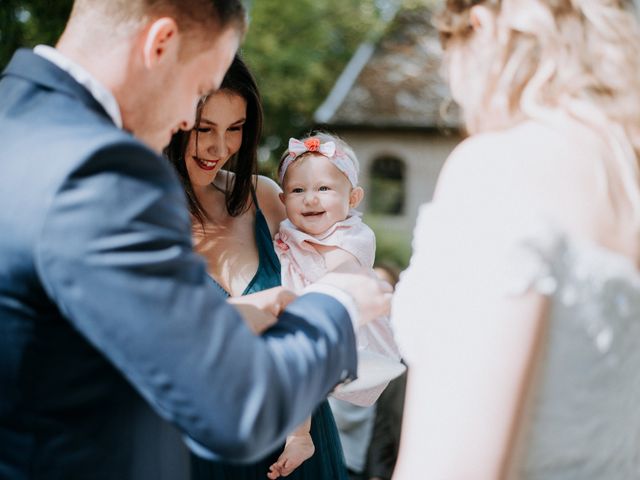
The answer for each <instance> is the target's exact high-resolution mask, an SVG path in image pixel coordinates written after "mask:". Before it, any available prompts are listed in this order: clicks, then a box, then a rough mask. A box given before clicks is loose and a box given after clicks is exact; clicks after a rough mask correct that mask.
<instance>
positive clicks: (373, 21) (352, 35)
mask: <svg viewBox="0 0 640 480" xmlns="http://www.w3.org/2000/svg"><path fill="white" fill-rule="evenodd" d="M390 1H392V0H323V1H321V2H318V1H317V0H295V1H290V0H256V1H253V2H245V3H248V4H249V5H250V7H251V10H250V12H251V24H250V28H249V33H248V35H247V38H246V40H245V42H244V45H243V47H242V51H243V53H244V56H245V58H246V60H247V62H248V63H249V65H250V67H251V69H252V71H253V72H254V74H255V75H256V77H257V79H258V83H259V86H260V90H261V92H262V94H263V97H264V107H265V118H266V121H265V139H266V141H265V147H264V148H263V151H264V152H267V154H268V153H269V152H271V153H273V155H274V156H278V155H279V154H280V152H281V151H282V150H283V148H284V146H285V142H286V139H287V138H289V137H290V136H299V135H301V134H302V133H304V132H305V131H306V130H308V129H309V128H310V127H311V126H312V115H313V112H314V111H315V109H316V108H317V107H318V106H319V105H320V103H321V102H322V101H323V100H324V99H325V98H326V96H327V95H328V94H329V92H330V90H331V88H332V87H333V85H334V83H335V81H336V80H337V78H338V76H339V75H340V73H341V72H342V70H343V69H344V67H345V66H346V64H347V62H348V61H349V59H350V58H351V56H352V55H353V53H354V51H355V50H356V48H357V47H358V45H359V44H360V42H362V41H363V40H365V39H367V38H370V37H371V36H375V35H376V34H377V33H378V32H379V31H380V30H381V29H382V27H383V23H384V22H383V21H382V20H381V18H380V10H379V6H380V5H387V4H389V2H390ZM72 3H73V1H72V0H55V1H52V0H0V68H3V67H4V65H5V64H6V63H7V62H8V61H9V59H10V58H11V55H12V54H13V52H14V51H15V50H16V49H17V48H18V47H33V46H34V45H36V44H38V43H46V44H54V43H55V42H56V40H57V38H58V37H59V35H60V33H61V32H62V29H63V28H64V24H65V22H66V19H67V18H68V15H69V12H70V10H71V5H72ZM266 171H269V170H266ZM269 173H270V172H269Z"/></svg>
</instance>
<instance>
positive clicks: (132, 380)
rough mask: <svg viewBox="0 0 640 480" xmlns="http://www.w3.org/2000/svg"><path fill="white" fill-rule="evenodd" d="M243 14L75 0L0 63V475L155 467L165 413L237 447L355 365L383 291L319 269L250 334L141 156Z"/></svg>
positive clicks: (165, 173) (271, 435)
mask: <svg viewBox="0 0 640 480" xmlns="http://www.w3.org/2000/svg"><path fill="white" fill-rule="evenodd" d="M244 19H245V13H244V11H243V9H242V7H241V5H240V3H239V0H216V1H214V0H155V1H153V2H152V1H150V0H127V1H120V2H116V1H114V0H76V1H75V3H74V7H73V12H72V14H71V18H70V20H69V22H68V24H67V27H66V29H65V31H64V33H63V35H62V37H61V39H60V41H59V42H58V44H57V48H55V49H54V48H51V47H46V46H39V47H36V49H35V50H33V51H31V50H20V51H18V52H17V53H16V54H15V56H14V57H13V59H12V60H11V62H10V64H9V65H8V67H7V68H6V70H5V71H4V72H3V74H2V77H1V79H0V205H1V210H0V479H15V480H22V479H65V480H69V479H117V480H126V479H132V480H133V479H135V480H140V479H144V478H158V477H157V475H156V474H153V473H150V472H153V471H154V470H153V468H152V467H153V465H152V464H154V463H155V464H157V463H158V462H162V460H163V459H162V457H161V455H160V453H159V452H160V449H159V446H158V445H157V444H156V443H158V442H155V438H154V435H153V434H150V432H155V431H160V430H161V429H159V427H158V425H160V424H164V425H168V424H169V423H171V424H173V425H175V426H176V427H177V428H178V429H179V430H180V432H181V433H182V434H184V435H185V436H188V437H190V438H191V439H193V440H195V441H196V442H198V443H199V444H200V445H202V446H204V447H205V448H206V449H208V450H210V451H211V453H212V454H213V455H214V456H218V457H221V458H226V459H232V460H234V459H235V460H253V459H255V458H257V457H260V456H261V455H262V454H264V453H266V452H267V451H268V450H269V449H270V448H272V447H274V446H275V444H276V443H277V442H278V441H281V440H282V439H283V438H284V436H285V435H286V434H287V433H288V432H289V431H291V430H292V429H293V428H294V426H295V425H297V424H298V423H300V422H301V421H302V420H303V419H304V418H305V417H307V416H308V415H309V414H310V412H311V411H312V409H313V408H314V406H315V405H316V404H317V403H318V402H319V401H320V400H321V399H322V398H323V397H325V396H326V395H327V393H328V392H329V391H330V390H331V389H332V387H334V386H335V385H336V383H338V382H340V381H344V380H348V379H350V378H353V377H354V376H355V372H356V349H355V342H354V330H353V328H354V326H355V325H357V324H358V322H363V321H366V320H368V319H370V318H373V317H374V316H376V315H378V314H380V313H382V312H383V311H384V310H385V309H386V308H387V307H388V300H389V294H388V292H387V291H386V290H385V288H384V286H383V285H380V284H379V283H377V282H376V281H375V280H374V279H371V278H368V277H367V276H365V275H362V274H360V273H341V274H333V275H332V276H331V275H330V276H328V277H326V279H325V281H324V282H323V284H322V285H320V286H318V289H317V290H318V291H315V292H311V293H308V294H306V295H303V296H301V297H299V298H298V299H297V300H295V301H293V302H292V303H290V304H289V305H288V306H287V307H286V308H284V309H283V311H282V312H281V315H280V317H279V322H278V324H277V325H276V327H275V328H273V329H271V330H270V331H269V332H268V333H267V334H265V335H264V336H263V337H256V336H254V335H252V334H251V333H250V331H249V329H248V328H246V326H245V324H244V322H243V319H242V317H241V316H240V315H239V313H238V312H237V311H236V310H234V309H233V308H232V307H231V306H230V305H228V304H227V303H226V302H225V300H224V299H223V298H222V297H221V296H220V294H219V293H218V292H217V290H216V288H215V287H213V284H212V282H210V281H209V279H208V276H207V273H206V269H205V265H204V263H203V261H202V260H201V259H200V258H199V257H198V256H197V255H195V254H194V253H193V252H192V248H191V237H190V231H191V229H190V220H189V216H188V213H187V208H186V203H185V200H184V194H183V191H182V188H181V186H180V184H179V182H178V181H177V179H176V178H175V175H174V173H173V171H172V170H171V167H170V166H169V164H168V162H166V161H165V160H163V159H162V158H161V157H160V156H159V155H158V154H157V152H159V151H161V149H162V147H163V146H164V145H165V144H166V143H167V142H168V140H169V138H170V137H171V134H172V133H173V132H175V131H176V130H177V129H180V128H182V129H189V128H191V126H192V125H193V121H194V118H195V107H196V103H197V100H198V98H199V97H200V96H201V95H202V94H204V93H206V92H209V91H212V90H215V89H216V88H218V86H219V85H220V82H221V80H222V78H223V76H224V73H225V71H226V69H227V68H228V66H229V64H230V62H231V60H232V58H233V55H234V53H235V51H236V49H237V48H238V44H239V42H240V40H241V37H242V35H243V33H244V28H245V23H244V22H245V20H244ZM274 295H275V296H274V298H273V299H272V302H271V303H272V304H273V303H277V302H279V301H281V300H282V298H284V297H283V295H284V294H282V293H281V292H280V293H277V294H274ZM284 303H286V301H283V304H284ZM272 306H273V305H272ZM145 462H146V463H145Z"/></svg>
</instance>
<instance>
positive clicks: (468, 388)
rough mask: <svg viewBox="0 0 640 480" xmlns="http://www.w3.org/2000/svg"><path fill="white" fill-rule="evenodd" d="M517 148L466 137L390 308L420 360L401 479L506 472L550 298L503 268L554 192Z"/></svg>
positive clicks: (415, 364) (422, 223)
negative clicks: (523, 288) (542, 201)
mask: <svg viewBox="0 0 640 480" xmlns="http://www.w3.org/2000/svg"><path fill="white" fill-rule="evenodd" d="M505 153H506V152H505ZM509 153H510V154H509V155H504V156H503V155H501V152H499V151H498V148H497V147H496V142H488V143H487V142H485V141H484V140H483V141H480V142H476V141H471V142H469V141H467V142H466V143H465V144H464V145H463V146H462V148H460V149H458V150H457V151H456V152H454V154H453V155H452V158H451V159H450V160H449V161H448V165H447V167H446V168H445V170H444V173H443V175H442V177H441V179H440V181H439V185H438V189H437V196H436V199H435V201H434V204H433V205H432V206H431V207H428V208H431V209H432V210H428V209H427V210H426V211H425V212H426V213H423V215H421V217H420V219H419V223H418V225H417V226H416V233H415V238H414V254H413V257H412V260H411V264H410V267H409V268H408V269H407V271H405V272H404V273H403V275H402V279H401V281H400V284H399V285H398V288H397V290H396V294H395V297H394V302H393V310H392V316H393V323H394V325H396V327H397V328H396V331H397V333H398V335H397V336H398V340H399V343H400V346H401V347H402V350H403V353H404V355H405V357H406V360H407V364H408V365H409V367H410V369H409V380H408V386H407V400H406V405H405V416H404V422H403V433H402V442H401V449H400V456H399V461H398V466H397V469H396V475H395V476H394V479H396V480H398V479H400V480H403V479H412V478H415V476H416V474H417V473H418V472H420V473H419V474H420V475H421V476H423V477H424V478H430V479H434V480H439V479H447V480H448V479H467V478H474V479H479V480H482V479H498V478H502V477H503V475H504V473H505V471H506V469H507V468H508V463H509V461H510V460H511V454H512V449H513V446H514V443H515V440H516V435H517V431H518V426H519V420H520V418H521V411H522V408H523V405H524V401H525V398H526V396H527V391H528V389H529V387H530V384H531V377H532V375H531V373H532V369H533V366H534V365H535V358H536V354H537V352H538V350H539V348H538V347H539V344H540V341H541V338H542V331H543V327H544V324H545V322H544V319H545V318H546V314H545V313H546V307H547V303H546V301H545V298H544V297H542V296H541V295H539V294H537V293H535V292H529V293H521V294H518V295H510V294H509V291H508V288H506V287H508V283H509V278H508V276H507V277H504V276H503V275H502V272H503V271H502V267H503V266H505V264H507V266H508V260H506V259H505V257H504V256H505V254H506V252H507V250H508V248H507V247H509V246H510V244H509V239H510V238H513V234H514V233H515V232H514V231H512V228H514V229H517V228H519V227H520V226H522V225H526V224H527V223H528V222H529V220H530V219H531V218H533V215H532V213H531V212H533V211H540V210H539V208H538V207H539V205H537V204H536V201H537V199H536V196H535V195H532V193H534V192H535V191H536V189H537V188H540V190H537V191H538V192H543V191H544V189H543V188H542V186H540V185H538V186H537V187H533V189H532V186H531V185H526V183H524V184H523V180H525V178H522V172H521V171H518V169H517V168H516V166H514V162H518V161H519V160H520V158H517V156H515V155H514V154H517V150H514V151H511V152H509ZM507 162H510V163H507ZM525 177H526V175H525ZM532 179H533V178H532V177H528V180H529V181H531V180H532ZM533 181H535V179H533ZM503 247H504V248H503Z"/></svg>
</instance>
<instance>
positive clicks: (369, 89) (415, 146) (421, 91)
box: [315, 7, 461, 239]
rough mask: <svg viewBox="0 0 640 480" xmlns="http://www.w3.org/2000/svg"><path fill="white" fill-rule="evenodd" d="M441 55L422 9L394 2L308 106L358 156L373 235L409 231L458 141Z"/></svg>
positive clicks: (406, 233) (455, 114) (456, 116)
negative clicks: (387, 17) (374, 36)
mask: <svg viewBox="0 0 640 480" xmlns="http://www.w3.org/2000/svg"><path fill="white" fill-rule="evenodd" d="M441 54H442V50H441V48H440V44H439V41H438V34H437V32H436V31H435V29H434V28H433V26H432V25H431V21H430V13H429V11H428V9H426V8H424V7H420V8H415V7H414V8H404V9H401V10H400V11H399V12H398V13H397V14H396V16H395V18H394V19H393V20H392V21H391V23H390V24H389V25H388V28H387V29H386V31H385V33H384V34H383V35H382V36H381V38H380V39H379V40H378V41H377V42H375V43H365V44H363V45H361V46H360V48H359V49H358V50H357V52H356V53H355V55H354V56H353V58H352V59H351V61H350V62H349V64H348V65H347V67H346V68H345V70H344V71H343V72H342V74H341V76H340V77H339V78H338V80H337V82H336V84H335V86H334V88H333V90H332V91H331V93H330V94H329V96H328V97H327V99H326V100H325V102H324V103H323V104H322V105H321V106H320V107H319V108H318V110H317V111H316V113H315V121H316V124H317V125H316V126H317V127H318V128H324V129H327V130H329V131H332V132H335V133H337V134H339V135H340V136H341V137H343V138H344V139H345V140H346V141H347V142H348V143H349V144H350V145H351V146H352V147H353V148H354V150H355V152H356V154H357V155H358V158H359V160H360V169H361V183H362V186H363V187H364V189H365V192H366V196H365V201H364V205H363V207H362V208H363V210H364V212H365V213H366V215H367V218H368V221H369V222H373V223H374V229H376V230H377V233H378V234H379V235H380V231H381V230H384V231H385V232H390V231H395V232H399V233H400V234H402V235H404V236H405V238H407V239H408V238H409V235H410V233H411V231H412V228H413V225H414V223H415V218H416V215H417V211H418V208H419V206H420V205H421V204H422V203H424V202H426V201H428V200H430V199H431V197H432V195H433V190H434V186H435V182H436V180H437V176H438V173H439V171H440V169H441V167H442V164H443V162H444V160H445V158H446V157H447V156H448V155H449V153H450V152H451V150H452V149H453V148H454V146H455V145H456V144H457V143H458V142H459V141H460V140H461V134H460V130H459V112H458V110H457V108H456V107H455V105H453V104H451V102H447V99H448V98H449V93H448V89H447V87H446V86H445V83H444V81H443V80H442V79H441V77H440V74H439V73H440V72H439V70H440V64H441ZM447 104H448V105H449V106H447ZM376 226H377V228H375V227H376Z"/></svg>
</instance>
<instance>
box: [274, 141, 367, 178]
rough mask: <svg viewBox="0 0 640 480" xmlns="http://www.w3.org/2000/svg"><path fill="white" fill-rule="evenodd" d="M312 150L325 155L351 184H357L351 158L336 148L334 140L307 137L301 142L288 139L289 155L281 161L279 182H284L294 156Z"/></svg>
mask: <svg viewBox="0 0 640 480" xmlns="http://www.w3.org/2000/svg"><path fill="white" fill-rule="evenodd" d="M309 152H314V153H319V154H320V155H323V156H325V157H327V158H328V159H329V160H331V162H332V163H333V164H334V165H335V166H336V167H337V168H338V169H339V170H340V171H341V172H342V173H344V174H345V175H346V176H347V178H348V179H349V182H350V183H351V185H352V186H354V187H355V186H357V185H358V172H357V170H356V168H355V166H354V165H353V163H352V162H351V160H350V159H349V158H348V157H347V155H346V154H345V152H343V151H341V150H336V144H335V142H331V141H329V142H325V143H322V142H321V141H320V139H319V138H308V139H306V140H305V141H304V142H301V141H300V140H298V139H297V138H290V139H289V155H288V156H287V158H286V159H285V160H284V162H282V166H281V167H280V179H279V180H280V184H281V185H282V184H283V183H284V174H285V173H286V171H287V168H289V165H291V164H292V163H293V162H294V161H295V159H296V158H298V157H299V156H301V155H304V154H305V153H309Z"/></svg>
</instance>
